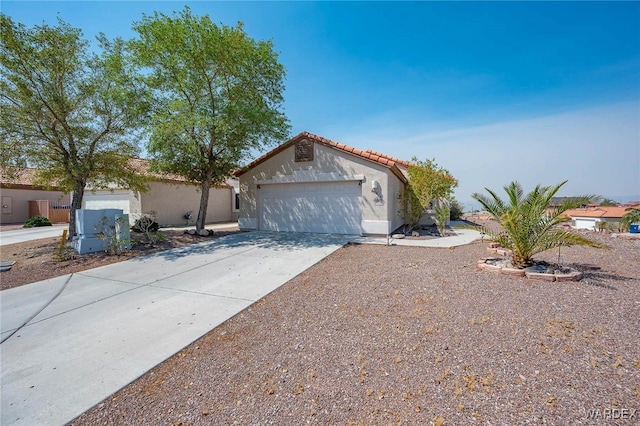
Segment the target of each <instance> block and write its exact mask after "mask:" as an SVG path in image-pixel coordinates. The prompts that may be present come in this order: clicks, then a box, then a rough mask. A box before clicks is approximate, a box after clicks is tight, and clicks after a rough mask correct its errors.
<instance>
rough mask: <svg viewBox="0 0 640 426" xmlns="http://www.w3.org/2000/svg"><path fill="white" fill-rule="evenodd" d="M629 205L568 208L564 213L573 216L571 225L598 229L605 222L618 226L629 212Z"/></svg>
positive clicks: (577, 227) (592, 229)
mask: <svg viewBox="0 0 640 426" xmlns="http://www.w3.org/2000/svg"><path fill="white" fill-rule="evenodd" d="M628 208H629V207H626V206H622V207H605V206H599V207H588V208H580V209H574V210H567V211H566V212H565V213H564V214H565V215H566V216H568V217H569V218H571V225H572V226H573V227H574V228H576V229H588V230H591V231H597V230H600V229H602V228H601V227H602V226H605V225H604V224H605V223H609V224H612V225H608V226H616V225H615V224H619V223H620V219H622V216H624V214H625V213H626V212H627V209H628Z"/></svg>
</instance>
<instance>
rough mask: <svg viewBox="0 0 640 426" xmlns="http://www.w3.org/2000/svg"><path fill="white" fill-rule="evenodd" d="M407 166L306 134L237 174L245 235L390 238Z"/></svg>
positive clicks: (398, 223) (240, 222)
mask: <svg viewBox="0 0 640 426" xmlns="http://www.w3.org/2000/svg"><path fill="white" fill-rule="evenodd" d="M409 166H410V164H409V163H408V162H406V161H402V160H398V159H395V158H391V157H388V156H386V155H384V154H380V153H376V152H372V151H368V150H367V151H361V150H359V149H355V148H351V147H349V146H346V145H343V144H341V143H337V142H334V141H331V140H328V139H325V138H322V137H320V136H316V135H313V134H310V133H306V132H304V133H301V134H299V135H298V136H296V137H294V138H293V139H290V140H289V141H287V142H285V143H284V144H282V145H280V146H278V147H277V148H275V149H274V150H272V151H270V152H269V153H267V154H265V155H263V156H262V157H260V158H258V159H256V160H255V161H253V162H251V163H250V164H249V165H247V166H246V167H245V168H243V169H242V170H240V171H239V172H237V173H236V176H237V177H238V178H239V180H240V214H239V218H238V225H239V226H240V228H241V229H258V230H267V231H292V232H315V233H336V234H356V235H388V234H390V233H391V232H393V231H394V230H396V229H398V228H399V227H401V226H402V225H403V219H402V215H401V214H400V213H399V208H398V196H399V195H400V194H401V193H402V191H403V190H404V187H405V184H406V182H407V173H406V171H407V168H408V167H409Z"/></svg>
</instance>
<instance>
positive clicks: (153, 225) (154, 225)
mask: <svg viewBox="0 0 640 426" xmlns="http://www.w3.org/2000/svg"><path fill="white" fill-rule="evenodd" d="M159 228H160V226H159V225H158V222H156V212H155V211H154V210H152V211H150V212H149V213H145V214H144V216H142V217H140V218H139V219H137V220H136V221H135V223H134V224H133V226H132V227H131V230H133V231H135V232H139V233H142V234H143V235H144V237H145V238H146V240H147V243H148V244H150V245H151V246H154V245H156V244H157V243H158V242H159V241H162V240H164V238H165V236H164V234H162V232H160V231H159V230H158V229H159Z"/></svg>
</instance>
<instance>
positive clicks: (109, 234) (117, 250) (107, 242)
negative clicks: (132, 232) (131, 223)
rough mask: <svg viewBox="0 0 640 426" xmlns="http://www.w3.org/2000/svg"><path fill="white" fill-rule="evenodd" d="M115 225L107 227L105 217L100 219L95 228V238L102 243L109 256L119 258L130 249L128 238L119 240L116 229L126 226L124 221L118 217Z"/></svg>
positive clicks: (107, 222)
mask: <svg viewBox="0 0 640 426" xmlns="http://www.w3.org/2000/svg"><path fill="white" fill-rule="evenodd" d="M115 222H116V224H115V225H109V221H108V219H107V217H106V216H103V217H102V219H100V222H99V223H98V224H97V225H96V226H95V229H96V231H98V232H97V238H98V239H100V240H102V241H104V251H105V253H107V254H109V255H116V256H120V255H121V254H122V253H124V252H125V251H127V250H129V248H130V247H131V239H130V238H120V236H119V235H118V232H117V231H116V229H117V227H120V229H122V227H124V226H126V225H128V223H126V222H125V219H124V218H122V217H120V218H117V219H116V220H115Z"/></svg>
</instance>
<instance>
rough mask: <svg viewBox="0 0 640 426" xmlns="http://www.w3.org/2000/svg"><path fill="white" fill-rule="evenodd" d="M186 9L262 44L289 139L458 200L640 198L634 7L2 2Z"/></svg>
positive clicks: (100, 12)
mask: <svg viewBox="0 0 640 426" xmlns="http://www.w3.org/2000/svg"><path fill="white" fill-rule="evenodd" d="M185 4H188V5H189V6H190V7H191V8H192V10H193V12H194V13H196V14H209V15H210V16H211V18H212V19H213V21H214V22H221V23H223V24H225V25H235V24H236V23H237V22H238V21H242V22H244V24H245V30H246V31H247V33H248V34H249V35H250V36H252V37H254V38H256V39H272V40H273V42H274V45H275V48H276V50H277V51H279V52H280V61H281V62H282V63H283V64H284V65H285V67H286V68H287V80H286V87H287V90H286V92H285V99H286V101H285V112H286V113H287V115H288V117H289V119H290V121H291V125H292V135H295V134H297V133H299V132H301V131H309V132H311V133H315V134H318V135H320V136H323V137H326V138H329V139H332V140H335V141H339V142H342V143H345V144H347V145H351V146H355V147H357V148H360V149H367V148H369V149H373V150H376V151H380V152H384V153H386V154H388V155H391V156H394V157H399V158H403V159H411V158H412V157H414V156H416V157H418V158H420V159H426V158H435V159H436V162H438V163H439V164H440V165H442V166H444V167H446V168H447V169H449V170H450V171H451V172H452V174H453V175H454V176H455V177H457V178H458V180H459V181H460V185H459V188H458V189H457V190H456V197H457V198H458V199H459V200H460V201H461V202H463V203H465V204H467V208H468V207H470V203H471V202H472V200H471V197H470V194H471V193H473V192H483V191H484V189H483V188H485V187H489V188H491V189H494V190H500V188H501V187H502V186H504V185H505V184H507V183H508V182H510V181H511V180H518V181H520V182H521V183H522V184H523V186H524V187H525V189H531V188H532V187H533V186H534V185H536V184H538V183H540V184H543V185H551V184H556V183H559V182H561V181H563V180H567V179H568V180H569V182H568V184H567V185H565V187H564V189H563V191H562V193H561V195H575V194H583V193H598V194H601V195H605V196H608V197H614V198H618V199H625V200H626V199H629V198H634V199H640V2H603V3H600V2H496V3H492V2H444V3H440V2H259V3H256V2H208V1H198V2H163V1H160V2H158V1H155V2H77V1H73V2H56V1H50V2H30V1H20V2H12V1H2V3H1V5H0V8H1V10H2V12H3V13H5V14H7V15H9V16H11V17H12V18H13V19H14V20H16V21H18V22H21V23H24V24H25V25H28V26H31V25H35V24H41V23H42V22H47V23H50V24H53V23H55V21H56V17H57V16H60V17H61V18H62V19H63V20H65V21H67V22H68V23H70V24H71V25H73V26H75V27H78V28H81V29H82V30H83V32H84V34H85V36H86V37H87V38H93V37H94V36H95V35H96V34H97V33H98V32H104V33H105V34H106V35H107V36H109V37H116V36H120V37H123V38H131V37H133V36H135V34H134V33H133V32H132V30H131V24H132V22H134V21H137V20H140V18H141V17H142V14H143V13H144V14H148V15H150V14H152V13H153V12H154V11H161V12H164V13H168V14H170V13H172V12H173V11H178V10H181V9H182V8H183V6H184V5H185Z"/></svg>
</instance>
